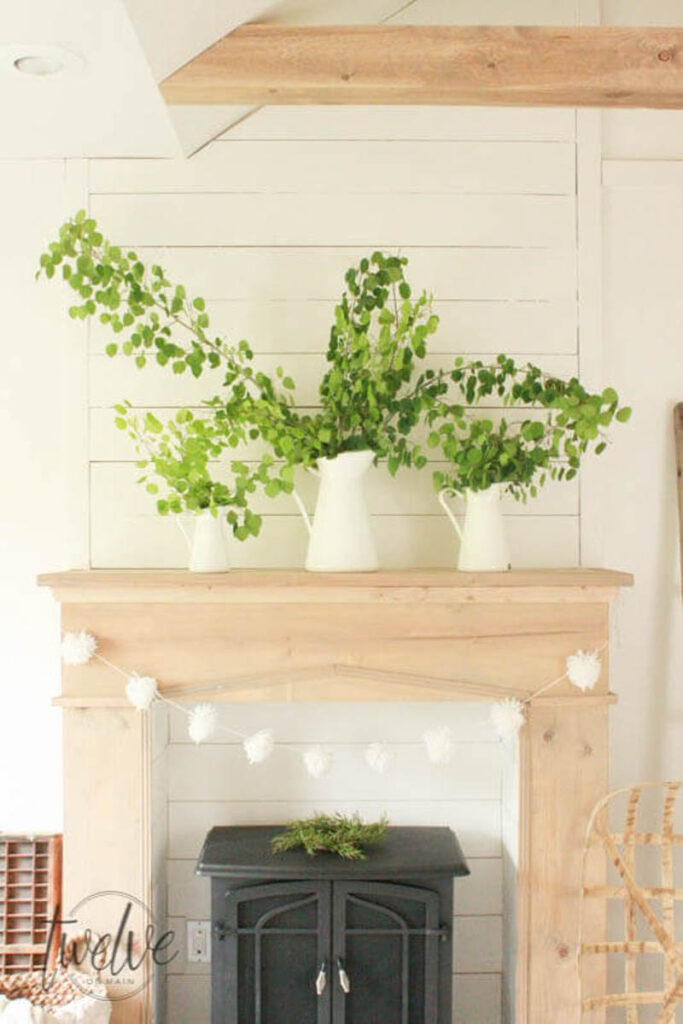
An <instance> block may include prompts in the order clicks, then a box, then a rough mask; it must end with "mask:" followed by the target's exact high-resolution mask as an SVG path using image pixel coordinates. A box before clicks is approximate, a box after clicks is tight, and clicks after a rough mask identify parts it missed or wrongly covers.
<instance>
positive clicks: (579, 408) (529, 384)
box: [426, 355, 631, 501]
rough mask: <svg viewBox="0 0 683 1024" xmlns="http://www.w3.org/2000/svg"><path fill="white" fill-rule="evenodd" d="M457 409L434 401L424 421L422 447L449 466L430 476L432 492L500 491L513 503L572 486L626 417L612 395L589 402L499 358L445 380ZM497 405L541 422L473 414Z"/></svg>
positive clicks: (576, 387) (462, 367)
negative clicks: (563, 483)
mask: <svg viewBox="0 0 683 1024" xmlns="http://www.w3.org/2000/svg"><path fill="white" fill-rule="evenodd" d="M450 380H451V382H452V385H453V387H452V389H451V394H455V395H457V396H458V398H459V399H460V402H459V403H453V402H452V401H451V402H445V401H443V400H438V401H437V402H435V403H434V404H433V405H432V407H431V409H430V410H429V411H428V413H427V417H426V419H427V422H428V423H429V424H430V426H431V431H430V433H429V435H428V438H427V446H428V448H431V449H439V450H440V452H441V456H442V457H443V458H444V459H445V460H446V461H447V462H448V464H449V466H448V469H446V470H439V471H437V472H435V473H434V486H435V489H436V490H437V491H441V490H447V491H453V492H456V493H463V492H464V491H466V490H470V491H483V490H486V489H487V488H488V487H490V486H491V485H492V484H501V485H503V487H504V488H505V489H506V490H507V491H508V492H509V493H511V494H512V495H514V497H515V498H517V499H521V500H523V501H526V499H527V496H529V495H530V496H531V497H535V496H536V494H537V493H538V489H539V487H542V486H543V485H544V484H545V483H546V482H547V480H548V479H553V480H555V479H557V480H571V479H572V478H573V477H575V476H576V474H577V472H578V470H579V466H580V462H581V458H582V456H583V455H585V454H586V453H587V452H589V451H591V450H592V451H593V452H594V453H595V454H596V455H600V454H601V452H603V451H604V450H605V448H606V446H607V439H606V435H605V430H606V428H607V427H609V426H610V424H611V423H612V422H613V421H614V420H616V421H617V422H619V423H625V422H626V421H627V420H628V419H629V417H630V415H631V410H630V409H629V408H628V407H626V406H620V405H619V396H618V395H617V393H616V391H615V390H614V389H613V388H605V390H604V391H603V392H601V393H599V394H590V393H589V392H588V391H586V389H585V388H584V387H583V385H582V384H581V383H580V382H579V381H578V380H577V378H576V377H572V378H571V379H570V380H562V379H560V378H558V377H553V376H548V375H546V374H544V373H543V371H542V370H540V369H539V368H538V367H537V366H533V365H532V364H531V363H527V364H526V365H524V366H518V365H517V364H516V363H515V362H514V360H513V359H511V358H510V357H509V356H505V355H500V356H498V359H497V361H496V362H495V364H493V365H487V364H485V363H483V362H482V361H481V360H474V361H470V362H465V361H464V360H463V359H461V358H458V359H456V361H455V367H454V369H453V371H452V372H451V373H450ZM491 397H493V398H495V399H497V400H498V401H499V402H501V404H502V405H503V406H505V407H515V406H524V407H526V408H527V409H528V408H531V409H534V410H538V412H539V414H540V415H539V416H534V417H530V416H526V417H515V418H513V419H511V418H509V417H507V416H503V417H501V418H500V419H499V420H498V422H495V421H494V419H492V418H490V417H486V416H474V415H473V413H472V411H471V407H472V406H476V405H477V404H479V403H480V402H482V401H484V400H486V399H489V398H491Z"/></svg>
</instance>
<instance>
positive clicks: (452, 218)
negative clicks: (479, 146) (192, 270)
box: [90, 193, 574, 247]
mask: <svg viewBox="0 0 683 1024" xmlns="http://www.w3.org/2000/svg"><path fill="white" fill-rule="evenodd" d="M90 207H91V212H92V215H93V216H94V217H96V218H97V220H98V221H99V222H100V224H101V226H102V229H103V230H104V232H105V233H106V234H107V235H108V236H109V237H110V238H112V239H113V240H115V241H116V242H117V243H118V244H120V245H124V246H131V245H134V246H141V245H157V246H158V245H182V246H187V245H190V246H213V245H226V244H229V245H246V246H259V245H268V246H278V245H285V246H291V245H299V246H317V245H329V244H330V242H331V241H332V242H335V241H336V242H337V243H340V242H341V243H343V244H345V245H353V246H369V247H384V246H406V245H418V246H419V245H437V246H443V245H467V246H518V247H552V246H556V247H562V246H572V245H573V244H574V202H573V199H572V198H570V197H568V196H535V195H532V196H529V195H467V196H463V195H445V196H444V195H442V196H437V195H419V194H415V195H413V194H411V195H404V196H403V197H402V198H401V203H400V214H399V211H398V210H397V200H396V197H395V196H393V195H384V194H378V195H366V196H360V195H335V196H334V198H333V199H330V197H329V196H325V195H316V194H311V195H291V194H281V195H272V194H270V193H265V194H241V195H227V194H217V195H212V194H210V193H206V194H193V193H189V194H184V195H143V196H139V195H98V196H93V197H92V199H91V204H90Z"/></svg>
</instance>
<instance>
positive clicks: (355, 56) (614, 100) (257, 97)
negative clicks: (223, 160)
mask: <svg viewBox="0 0 683 1024" xmlns="http://www.w3.org/2000/svg"><path fill="white" fill-rule="evenodd" d="M161 90H162V94H163V96H164V97H165V99H166V101H167V102H168V103H170V104H190V105H192V104H211V103H219V104H242V103H248V104H255V105H274V104H299V103H303V104H316V103H317V104H349V103H351V104H375V103H381V104H455V105H494V106H505V105H512V106H525V105H526V106H571V107H575V106H599V107H655V108H672V109H673V108H676V109H678V108H681V107H683V29H681V28H619V27H613V26H598V27H596V26H582V27H567V28H553V27H539V26H533V27H510V26H469V27H453V26H444V25H363V26H360V25H341V26H328V25H326V26H314V27H309V26H292V27H287V26H276V25H245V26H242V27H240V28H239V29H237V30H236V31H234V32H232V33H230V34H229V35H227V36H225V37H224V38H223V39H221V40H220V41H219V42H217V43H215V44H214V45H213V46H211V47H210V48H209V49H208V50H205V51H204V53H202V54H200V55H199V56H198V57H195V59H194V60H192V61H190V62H189V63H188V64H186V65H185V66H184V67H182V68H180V69H179V70H178V71H176V72H175V73H174V74H173V75H171V76H170V77H169V78H167V79H166V81H165V82H164V83H163V84H162V86H161Z"/></svg>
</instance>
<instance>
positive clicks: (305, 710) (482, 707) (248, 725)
mask: <svg viewBox="0 0 683 1024" xmlns="http://www.w3.org/2000/svg"><path fill="white" fill-rule="evenodd" d="M215 707H216V710H217V713H218V722H219V724H220V725H224V726H228V727H229V728H231V729H236V730H237V731H238V732H242V733H245V734H246V735H250V734H251V733H254V732H257V731H258V730H259V729H262V728H263V719H264V709H263V706H259V705H254V704H244V703H234V704H226V703H224V702H221V703H218V704H216V705H215ZM267 715H268V719H269V722H270V723H272V724H273V728H274V729H275V730H276V732H277V737H278V739H279V740H281V741H282V742H289V743H301V742H304V741H306V740H310V738H311V736H315V737H316V739H317V741H318V742H319V743H330V742H334V741H335V740H336V741H345V740H348V741H349V742H353V743H370V742H372V741H374V740H376V739H378V738H381V739H382V740H385V741H386V742H388V743H408V742H414V741H415V738H416V737H420V736H421V735H422V733H423V731H424V730H425V729H429V728H431V727H433V725H434V723H435V722H437V721H438V722H439V723H440V724H442V725H447V726H448V727H449V729H450V730H451V732H452V733H453V736H454V738H456V739H459V740H463V741H468V742H470V743H476V742H487V743H490V742H491V741H492V740H495V739H496V734H495V732H494V730H493V726H492V725H491V720H490V709H489V706H488V705H487V704H485V703H482V702H479V701H477V702H473V703H469V702H458V703H457V704H454V703H453V702H452V701H433V702H432V701H430V702H429V703H428V704H424V703H419V702H412V703H411V702H408V703H405V702H402V701H401V702H396V703H394V702H391V701H390V702H387V701H377V702H376V703H372V702H367V703H365V702H364V703H363V704H358V703H355V702H354V701H348V702H345V703H339V704H337V705H336V706H335V709H334V714H333V715H332V714H330V705H329V704H327V703H317V704H316V703H312V702H304V703H300V702H297V703H296V704H291V703H289V704H283V703H277V702H272V703H269V705H268V712H267ZM170 742H171V743H187V742H188V736H187V720H186V719H185V717H184V716H183V715H182V714H180V713H179V712H176V711H173V710H171V714H170ZM205 742H206V743H218V744H221V743H222V744H225V736H222V737H221V736H220V735H218V734H214V735H213V736H212V737H210V738H209V739H207V740H206V741H205ZM388 778H389V779H390V778H391V777H390V776H388ZM391 788H392V789H393V788H394V787H391Z"/></svg>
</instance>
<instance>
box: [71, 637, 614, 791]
mask: <svg viewBox="0 0 683 1024" xmlns="http://www.w3.org/2000/svg"><path fill="white" fill-rule="evenodd" d="M97 646H98V645H97V638H96V637H94V636H93V635H92V634H90V633H88V632H86V631H85V630H81V631H80V632H78V633H75V632H73V633H64V634H63V636H62V646H61V653H62V660H63V661H64V663H65V664H67V665H86V664H87V663H88V662H89V661H91V660H93V659H95V660H97V661H99V662H101V663H102V664H103V665H106V666H107V668H109V669H111V670H112V671H113V672H116V673H117V674H118V675H121V676H123V677H124V678H125V679H126V680H127V683H126V687H125V694H126V697H127V698H128V700H129V702H130V703H131V704H132V705H133V706H134V707H136V708H137V709H138V710H139V711H147V710H148V709H149V708H150V707H151V705H152V703H153V702H154V701H158V702H162V703H164V704H166V705H167V706H168V707H170V708H173V709H174V710H176V711H179V712H180V713H181V714H183V715H184V716H185V717H186V719H187V722H188V733H189V736H190V738H191V739H192V740H194V742H195V743H202V742H204V741H205V740H207V739H209V738H210V737H211V736H213V735H215V734H216V733H219V734H221V735H225V736H229V737H231V738H237V739H239V740H240V741H241V743H242V746H243V748H244V752H245V754H246V757H247V760H248V761H249V763H250V764H257V763H259V762H261V761H265V760H266V759H267V758H268V757H269V756H270V754H271V753H272V752H273V750H274V748H275V746H276V745H277V746H278V747H282V748H284V749H286V750H289V751H290V752H291V753H295V754H296V755H297V756H298V757H301V758H302V759H303V762H304V765H305V768H306V770H307V771H308V773H309V774H310V775H312V776H313V777H314V778H320V777H321V776H323V775H326V774H327V772H328V771H329V770H330V767H331V765H332V754H331V752H330V751H329V749H327V748H325V747H323V746H321V745H319V744H316V745H314V746H310V747H307V748H306V749H304V750H303V751H301V750H300V749H299V748H300V746H301V745H300V744H290V743H281V742H278V743H277V744H276V742H275V738H274V736H273V733H272V730H270V729H262V730H260V731H259V732H257V733H254V734H252V735H247V734H245V733H242V732H239V731H238V730H237V729H231V728H230V727H229V726H225V725H223V724H222V723H219V721H218V714H217V710H216V707H215V703H213V704H212V703H209V702H205V703H200V704H196V705H195V707H194V708H192V709H190V710H188V709H187V708H186V707H184V706H183V705H182V704H180V703H179V702H178V701H176V700H173V699H171V698H170V697H167V696H165V694H163V693H162V692H161V691H160V689H159V686H158V683H157V680H156V679H155V678H153V677H152V676H141V675H139V674H138V673H137V672H135V671H133V672H129V671H127V670H126V669H124V668H122V667H121V666H120V665H116V664H115V663H114V662H112V661H110V660H109V659H108V658H106V657H105V656H104V655H103V654H101V653H100V652H99V651H98V649H97ZM608 646H609V641H607V640H606V641H604V643H602V644H601V645H600V646H599V647H597V648H595V649H594V650H593V651H589V652H586V651H582V650H579V651H576V652H575V653H574V654H570V655H569V656H568V657H567V659H566V668H565V671H564V672H563V673H562V674H561V675H559V676H557V677H556V678H555V679H551V680H550V681H549V682H547V683H544V684H543V685H542V686H540V687H538V689H536V690H534V692H533V693H528V694H527V695H526V696H525V697H522V698H520V697H515V696H510V697H505V698H503V699H500V697H499V695H500V687H496V688H495V691H496V692H495V694H492V696H496V697H498V698H499V699H498V700H496V701H495V702H494V703H493V704H492V707H491V720H492V723H493V726H494V729H495V731H496V733H497V734H498V736H499V738H500V739H501V740H503V741H512V740H514V739H515V738H516V737H517V735H518V733H519V731H520V729H521V728H522V726H523V725H524V723H525V721H526V713H527V708H528V707H529V706H530V705H531V704H532V702H533V701H534V700H536V698H538V697H540V696H541V695H542V694H545V693H548V691H550V690H552V689H553V688H554V687H556V686H558V685H559V684H560V683H562V682H563V681H564V680H565V679H568V680H569V682H570V683H572V685H574V686H576V687H577V688H578V689H580V690H581V691H582V692H583V693H585V692H586V691H588V690H592V689H593V687H594V686H595V684H596V683H597V681H598V679H599V678H600V674H601V671H602V662H601V659H600V657H599V655H600V654H602V652H603V651H605V650H606V648H607V647H608ZM444 682H446V680H444ZM228 685H229V684H227V683H213V684H211V689H212V690H213V691H219V690H221V689H224V688H225V687H226V686H228ZM230 685H232V684H230ZM468 685H472V686H474V685H475V684H468ZM482 689H484V687H482ZM423 742H424V746H425V749H426V753H427V757H428V759H429V760H430V761H431V762H432V764H437V765H443V764H447V763H448V762H449V761H450V760H451V759H452V757H453V756H454V753H455V738H454V736H453V733H452V732H451V730H450V729H449V728H448V727H447V726H438V727H435V728H432V729H428V730H427V731H426V732H425V733H424V736H423ZM365 760H366V763H367V764H368V765H369V767H370V768H371V769H372V770H373V771H375V772H379V773H381V772H384V771H385V770H386V769H387V768H388V766H389V765H390V764H391V762H392V761H393V752H392V751H391V748H390V746H389V744H387V743H383V742H375V743H371V744H369V745H368V746H367V747H366V750H365Z"/></svg>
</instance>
